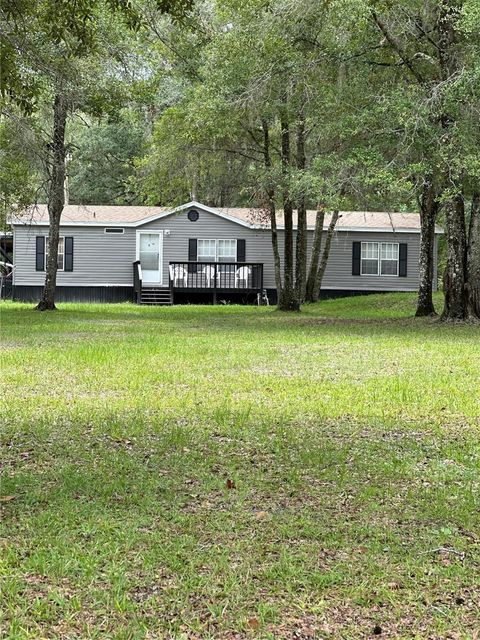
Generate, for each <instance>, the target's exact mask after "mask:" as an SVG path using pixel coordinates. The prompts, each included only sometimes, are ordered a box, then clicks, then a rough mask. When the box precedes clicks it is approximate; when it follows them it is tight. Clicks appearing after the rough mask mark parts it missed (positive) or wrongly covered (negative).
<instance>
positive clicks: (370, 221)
mask: <svg viewBox="0 0 480 640" xmlns="http://www.w3.org/2000/svg"><path fill="white" fill-rule="evenodd" d="M192 207H197V208H199V209H200V210H201V209H203V210H206V211H209V212H210V213H214V214H216V215H218V216H220V217H222V218H226V219H229V220H232V221H233V222H237V223H239V224H241V225H242V226H246V227H251V228H268V227H269V226H270V224H269V219H268V214H267V212H266V211H264V210H261V209H253V208H236V207H235V208H229V207H223V208H218V207H208V206H206V205H203V204H201V203H199V202H189V203H186V204H184V205H181V206H179V207H173V208H172V207H145V206H136V205H132V206H117V205H66V206H65V208H64V210H63V213H62V224H63V225H67V224H73V225H81V226H97V225H98V226H101V225H103V226H105V225H122V226H135V227H136V226H140V225H141V224H144V223H145V222H147V221H150V220H155V219H156V218H162V217H165V216H167V215H171V214H173V213H178V212H180V211H182V210H185V209H188V208H192ZM316 213H317V212H316V211H308V212H307V226H308V228H309V229H313V228H314V227H315V218H316ZM330 218H331V214H326V215H325V222H324V227H325V228H326V227H328V224H329V222H330ZM11 223H12V224H26V225H29V224H34V225H39V224H48V211H47V205H45V204H37V205H32V206H31V207H28V209H27V210H26V211H24V212H23V213H22V214H21V215H19V214H16V215H15V216H14V217H12V219H11ZM277 224H278V226H279V228H280V229H282V228H283V211H282V210H281V209H279V210H278V211H277ZM295 224H296V212H294V225H295ZM336 228H337V229H338V230H339V231H342V230H343V231H350V230H360V231H362V230H365V231H373V230H376V231H412V232H417V233H418V232H419V231H420V216H419V214H418V213H399V212H394V211H342V212H340V218H339V220H338V222H337V227H336ZM441 232H442V230H441V229H440V228H437V233H441Z"/></svg>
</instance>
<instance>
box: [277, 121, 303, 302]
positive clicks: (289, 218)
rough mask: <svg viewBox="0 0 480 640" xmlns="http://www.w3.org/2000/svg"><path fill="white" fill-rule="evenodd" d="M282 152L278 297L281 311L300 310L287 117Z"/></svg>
mask: <svg viewBox="0 0 480 640" xmlns="http://www.w3.org/2000/svg"><path fill="white" fill-rule="evenodd" d="M280 126H281V138H282V141H281V154H282V171H283V176H284V179H285V182H286V184H284V186H283V219H284V228H285V231H284V236H285V249H284V254H285V255H284V265H283V270H284V272H283V287H282V289H281V291H280V296H279V299H278V305H277V306H278V309H279V310H280V311H300V303H299V301H298V298H297V296H296V293H295V288H294V281H293V203H292V199H291V197H290V193H289V188H288V184H287V183H288V173H289V168H290V126H289V124H288V122H287V120H286V118H285V117H282V119H281V123H280Z"/></svg>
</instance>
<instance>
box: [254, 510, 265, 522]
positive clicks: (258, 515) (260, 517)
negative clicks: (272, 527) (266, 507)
mask: <svg viewBox="0 0 480 640" xmlns="http://www.w3.org/2000/svg"><path fill="white" fill-rule="evenodd" d="M267 516H268V513H267V512H266V511H257V513H256V514H255V520H265V518H266V517H267Z"/></svg>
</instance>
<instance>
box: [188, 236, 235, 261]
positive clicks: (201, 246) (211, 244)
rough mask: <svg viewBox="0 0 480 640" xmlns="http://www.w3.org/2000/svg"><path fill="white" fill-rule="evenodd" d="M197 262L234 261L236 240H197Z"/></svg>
mask: <svg viewBox="0 0 480 640" xmlns="http://www.w3.org/2000/svg"><path fill="white" fill-rule="evenodd" d="M197 260H198V262H236V261H237V241H236V240H203V239H199V240H197Z"/></svg>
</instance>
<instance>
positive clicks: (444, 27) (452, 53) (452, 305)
mask: <svg viewBox="0 0 480 640" xmlns="http://www.w3.org/2000/svg"><path fill="white" fill-rule="evenodd" d="M457 9H458V8H457V6H456V3H455V2H454V1H453V0H442V2H439V3H438V19H437V29H438V59H439V62H440V71H441V79H442V82H443V83H445V84H447V83H448V82H450V81H451V78H453V77H454V76H455V74H456V73H457V72H458V68H459V62H458V56H457V51H456V44H457V34H456V30H455V25H456V21H457V18H458V13H457ZM443 106H444V108H443V109H442V112H441V115H440V123H441V126H442V129H443V132H444V134H443V138H442V143H443V147H444V148H445V149H446V150H447V151H448V149H449V148H454V147H455V140H454V131H455V126H454V125H455V120H454V118H453V116H452V115H451V114H450V113H449V112H448V109H446V108H445V104H444V105H443ZM452 165H453V162H452V161H451V159H450V158H449V156H448V154H447V160H446V165H445V167H444V172H445V176H444V184H445V185H449V187H450V188H453V189H455V190H456V195H454V196H452V197H450V198H449V199H448V200H447V202H446V205H445V228H446V240H447V268H446V269H445V274H444V281H443V289H444V293H445V303H444V308H443V312H442V316H441V319H442V320H464V319H465V318H466V317H467V316H468V310H467V295H466V288H465V287H466V284H467V282H466V268H467V234H466V225H465V202H464V197H463V192H462V190H461V188H460V179H459V178H457V177H456V176H452V172H451V167H452Z"/></svg>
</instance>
